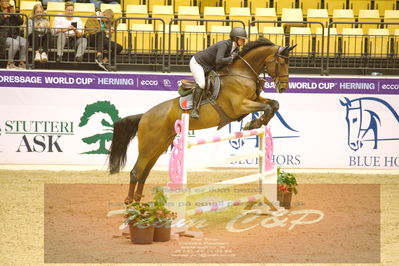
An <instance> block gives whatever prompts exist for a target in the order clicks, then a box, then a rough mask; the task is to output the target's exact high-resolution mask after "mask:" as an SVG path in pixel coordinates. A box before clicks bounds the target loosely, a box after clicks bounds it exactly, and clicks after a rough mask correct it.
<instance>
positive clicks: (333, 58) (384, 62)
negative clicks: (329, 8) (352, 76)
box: [325, 22, 399, 75]
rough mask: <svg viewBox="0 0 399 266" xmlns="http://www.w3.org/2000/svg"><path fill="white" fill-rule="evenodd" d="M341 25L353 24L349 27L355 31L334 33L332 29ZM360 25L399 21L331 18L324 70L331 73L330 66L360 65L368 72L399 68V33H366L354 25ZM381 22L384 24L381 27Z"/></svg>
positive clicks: (353, 67) (355, 66)
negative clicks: (357, 20)
mask: <svg viewBox="0 0 399 266" xmlns="http://www.w3.org/2000/svg"><path fill="white" fill-rule="evenodd" d="M339 25H350V27H348V28H347V29H354V30H353V32H350V31H349V32H348V31H347V32H345V33H347V34H343V33H338V34H336V36H335V37H333V35H332V34H331V29H334V28H336V27H337V26H339ZM358 25H376V26H377V27H376V29H384V26H385V25H399V23H398V22H331V23H330V24H329V26H328V29H327V40H328V42H327V53H326V61H327V63H326V68H325V74H326V75H329V74H330V72H331V69H337V70H342V69H361V70H362V71H363V73H362V74H366V72H367V71H370V70H390V69H392V70H395V69H396V70H397V69H399V51H398V45H399V36H395V35H392V34H387V35H380V34H365V33H364V32H362V34H359V32H356V31H357V30H363V29H362V28H356V27H354V26H358ZM379 26H380V27H381V28H378V27H379ZM387 30H388V29H387ZM395 44H396V47H395ZM331 53H332V54H331ZM398 74H399V72H398Z"/></svg>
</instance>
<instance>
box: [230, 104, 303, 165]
mask: <svg viewBox="0 0 399 266" xmlns="http://www.w3.org/2000/svg"><path fill="white" fill-rule="evenodd" d="M275 116H276V117H275V118H274V119H276V118H277V120H278V123H279V124H278V125H277V127H279V128H282V129H283V131H282V132H283V133H284V134H283V135H279V136H275V135H273V140H276V139H288V138H299V137H300V136H299V134H298V133H299V131H298V130H296V129H294V128H293V127H292V126H291V125H290V124H289V123H288V122H287V121H286V119H284V117H283V116H282V115H281V113H280V112H276V114H275ZM259 117H260V113H259V112H256V113H252V114H250V115H248V116H247V117H246V118H245V119H243V120H242V121H241V122H240V123H234V124H233V123H230V124H229V133H232V132H237V131H242V130H243V128H244V126H245V124H246V123H247V122H249V121H251V120H253V119H257V118H259ZM237 124H239V127H237V126H235V128H233V127H234V125H237ZM235 129H236V130H235ZM272 133H273V129H272ZM229 143H230V146H231V147H232V148H233V149H235V150H240V149H241V148H243V147H244V146H245V145H253V146H248V147H250V148H252V147H255V148H258V147H259V137H258V136H253V137H248V138H240V139H234V140H230V141H229ZM272 159H273V162H274V163H275V164H278V165H295V166H297V165H300V164H301V155H300V154H273V155H272ZM257 160H258V159H257V158H254V159H252V160H251V159H247V160H245V161H239V162H237V164H242V165H254V164H257V163H258V162H257Z"/></svg>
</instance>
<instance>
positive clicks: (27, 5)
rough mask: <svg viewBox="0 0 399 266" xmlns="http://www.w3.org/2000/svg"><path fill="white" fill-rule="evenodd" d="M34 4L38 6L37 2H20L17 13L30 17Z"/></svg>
mask: <svg viewBox="0 0 399 266" xmlns="http://www.w3.org/2000/svg"><path fill="white" fill-rule="evenodd" d="M36 4H40V2H38V1H21V3H20V7H19V12H20V13H22V14H25V15H27V16H28V17H30V15H31V14H32V10H33V7H34V6H35V5H36Z"/></svg>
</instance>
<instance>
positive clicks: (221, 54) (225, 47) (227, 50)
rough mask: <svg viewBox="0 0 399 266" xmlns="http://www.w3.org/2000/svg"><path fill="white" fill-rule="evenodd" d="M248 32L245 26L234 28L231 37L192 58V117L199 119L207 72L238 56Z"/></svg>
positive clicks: (226, 63)
mask: <svg viewBox="0 0 399 266" xmlns="http://www.w3.org/2000/svg"><path fill="white" fill-rule="evenodd" d="M246 39H247V32H246V31H245V29H244V28H240V27H237V28H233V29H232V30H231V32H230V39H229V40H224V41H220V42H217V43H215V44H214V45H212V46H210V47H208V48H207V49H205V50H203V51H200V52H198V53H196V54H195V55H194V56H193V57H192V58H191V60H190V70H191V73H192V74H193V76H194V79H195V82H196V86H195V88H194V92H193V110H192V112H191V115H190V117H191V118H193V119H199V112H198V108H199V104H200V99H201V96H202V93H203V91H204V88H205V74H206V73H208V72H210V71H211V70H218V69H221V68H223V67H224V66H226V65H228V64H231V63H232V62H233V60H234V59H235V57H237V56H238V51H239V47H240V46H243V45H244V44H245V41H246Z"/></svg>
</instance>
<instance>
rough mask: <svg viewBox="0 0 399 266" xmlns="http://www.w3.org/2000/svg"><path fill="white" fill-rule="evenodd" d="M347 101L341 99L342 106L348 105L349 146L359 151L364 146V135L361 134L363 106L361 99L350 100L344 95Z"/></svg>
mask: <svg viewBox="0 0 399 266" xmlns="http://www.w3.org/2000/svg"><path fill="white" fill-rule="evenodd" d="M344 99H345V101H342V100H340V103H341V105H342V106H345V107H346V118H345V119H346V123H347V126H348V146H349V147H350V148H351V149H352V150H354V151H357V150H358V149H360V148H361V147H362V146H363V139H362V138H363V136H362V135H361V126H362V108H361V102H360V101H359V100H356V101H350V100H349V99H348V98H346V97H344Z"/></svg>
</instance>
